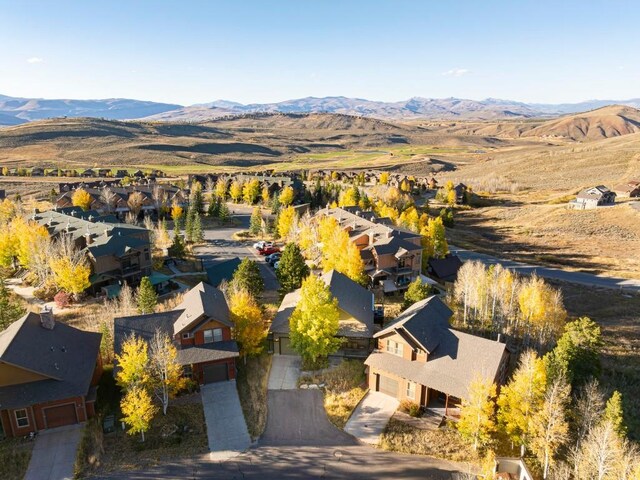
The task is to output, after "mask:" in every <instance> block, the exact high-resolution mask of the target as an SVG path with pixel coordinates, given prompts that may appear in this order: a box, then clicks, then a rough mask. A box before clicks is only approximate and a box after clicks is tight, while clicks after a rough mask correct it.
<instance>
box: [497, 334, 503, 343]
mask: <svg viewBox="0 0 640 480" xmlns="http://www.w3.org/2000/svg"><path fill="white" fill-rule="evenodd" d="M496 342H498V343H500V342H502V334H501V333H499V334H498V338H496Z"/></svg>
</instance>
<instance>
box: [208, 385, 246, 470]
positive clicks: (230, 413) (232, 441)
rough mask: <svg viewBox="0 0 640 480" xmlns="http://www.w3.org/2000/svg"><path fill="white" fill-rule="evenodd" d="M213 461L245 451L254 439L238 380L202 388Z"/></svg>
mask: <svg viewBox="0 0 640 480" xmlns="http://www.w3.org/2000/svg"><path fill="white" fill-rule="evenodd" d="M200 395H201V396H202V406H203V408H204V418H205V421H206V423H207V436H208V437H209V450H211V454H210V456H211V459H212V460H225V459H228V458H231V457H233V456H235V455H238V454H240V453H241V452H244V451H245V450H246V449H247V448H249V446H250V445H251V438H250V437H249V431H248V430H247V424H246V423H245V420H244V414H243V413H242V407H241V406H240V397H238V389H237V388H236V382H235V380H231V381H228V382H217V383H209V384H207V385H203V386H202V387H201V388H200Z"/></svg>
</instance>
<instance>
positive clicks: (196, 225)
mask: <svg viewBox="0 0 640 480" xmlns="http://www.w3.org/2000/svg"><path fill="white" fill-rule="evenodd" d="M191 241H192V242H193V243H202V242H204V232H203V231H202V219H201V218H200V213H198V212H196V213H195V215H194V217H193V228H192V230H191Z"/></svg>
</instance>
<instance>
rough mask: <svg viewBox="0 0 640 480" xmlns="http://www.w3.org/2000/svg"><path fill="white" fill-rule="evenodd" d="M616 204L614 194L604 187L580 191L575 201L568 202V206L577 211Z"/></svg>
mask: <svg viewBox="0 0 640 480" xmlns="http://www.w3.org/2000/svg"><path fill="white" fill-rule="evenodd" d="M615 203H616V194H615V192H612V191H611V190H609V189H608V188H607V187H605V186H604V185H597V186H595V187H591V188H587V189H585V190H582V191H581V192H580V193H578V195H577V196H576V198H575V200H572V201H571V202H569V206H571V207H573V208H576V209H578V210H589V209H592V208H597V207H600V206H603V205H613V204H615Z"/></svg>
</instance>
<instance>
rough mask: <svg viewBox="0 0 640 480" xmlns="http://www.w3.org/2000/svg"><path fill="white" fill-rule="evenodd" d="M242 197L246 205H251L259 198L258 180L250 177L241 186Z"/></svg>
mask: <svg viewBox="0 0 640 480" xmlns="http://www.w3.org/2000/svg"><path fill="white" fill-rule="evenodd" d="M242 198H243V200H244V202H245V203H246V204H248V205H253V204H254V203H256V202H257V201H258V198H260V182H259V181H258V180H257V179H255V178H254V179H252V180H249V181H248V182H246V183H245V184H244V185H243V186H242Z"/></svg>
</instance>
